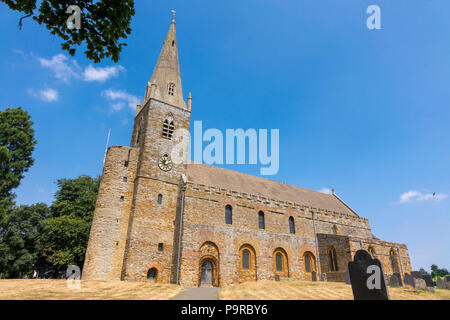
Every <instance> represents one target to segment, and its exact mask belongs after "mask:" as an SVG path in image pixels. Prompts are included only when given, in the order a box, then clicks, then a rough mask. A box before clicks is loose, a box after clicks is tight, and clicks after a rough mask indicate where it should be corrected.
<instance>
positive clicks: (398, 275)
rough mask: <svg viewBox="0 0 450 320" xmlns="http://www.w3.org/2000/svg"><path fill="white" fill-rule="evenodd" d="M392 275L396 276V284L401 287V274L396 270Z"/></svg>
mask: <svg viewBox="0 0 450 320" xmlns="http://www.w3.org/2000/svg"><path fill="white" fill-rule="evenodd" d="M394 275H395V276H396V277H397V279H398V285H399V286H400V287H403V281H402V276H401V275H400V273H398V272H396V273H394Z"/></svg>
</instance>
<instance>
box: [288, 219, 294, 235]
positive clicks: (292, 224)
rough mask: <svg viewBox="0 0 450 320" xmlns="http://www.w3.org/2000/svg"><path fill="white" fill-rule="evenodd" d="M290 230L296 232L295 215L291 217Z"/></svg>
mask: <svg viewBox="0 0 450 320" xmlns="http://www.w3.org/2000/svg"><path fill="white" fill-rule="evenodd" d="M289 232H290V233H292V234H295V222H294V218H293V217H289Z"/></svg>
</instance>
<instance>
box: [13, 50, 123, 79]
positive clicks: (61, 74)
mask: <svg viewBox="0 0 450 320" xmlns="http://www.w3.org/2000/svg"><path fill="white" fill-rule="evenodd" d="M17 54H20V53H19V52H17ZM38 60H39V62H40V64H41V66H43V67H44V68H48V69H50V70H51V71H53V74H54V76H55V78H57V79H60V80H63V81H64V82H67V83H68V82H70V80H72V79H81V80H83V81H87V82H93V81H98V82H105V81H106V80H108V79H110V78H113V77H117V76H118V75H119V73H120V72H121V71H126V69H125V68H124V67H122V66H120V65H118V66H112V67H104V68H101V67H98V68H96V67H94V66H93V65H89V66H87V67H86V68H84V71H82V68H80V66H79V65H78V63H77V62H76V61H75V60H71V59H69V58H68V57H67V56H66V55H64V54H57V55H55V56H53V57H52V58H51V59H44V58H38Z"/></svg>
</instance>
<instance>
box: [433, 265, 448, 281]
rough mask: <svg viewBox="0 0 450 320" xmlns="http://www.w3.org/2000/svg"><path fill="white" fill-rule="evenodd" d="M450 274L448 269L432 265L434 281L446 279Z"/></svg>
mask: <svg viewBox="0 0 450 320" xmlns="http://www.w3.org/2000/svg"><path fill="white" fill-rule="evenodd" d="M449 274H450V273H449V272H448V270H447V269H445V268H443V269H440V268H439V267H438V266H437V265H435V264H433V265H431V277H432V278H433V279H436V278H444V277H445V276H447V275H449Z"/></svg>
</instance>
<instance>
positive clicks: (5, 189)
mask: <svg viewBox="0 0 450 320" xmlns="http://www.w3.org/2000/svg"><path fill="white" fill-rule="evenodd" d="M30 118H31V117H30V115H29V114H28V112H26V111H25V110H23V109H22V108H20V107H19V108H12V109H10V108H7V109H5V110H3V111H0V221H2V218H4V217H5V214H6V210H7V209H8V207H10V206H11V205H12V204H13V199H14V197H15V195H14V194H13V193H12V190H13V189H15V188H17V187H18V186H19V184H20V180H21V179H22V178H23V175H24V173H25V172H27V171H28V169H29V168H30V167H31V166H32V165H33V162H34V159H33V158H32V157H31V155H32V153H33V151H34V146H35V144H36V140H35V139H34V130H33V129H32V125H33V122H32V121H30Z"/></svg>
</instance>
